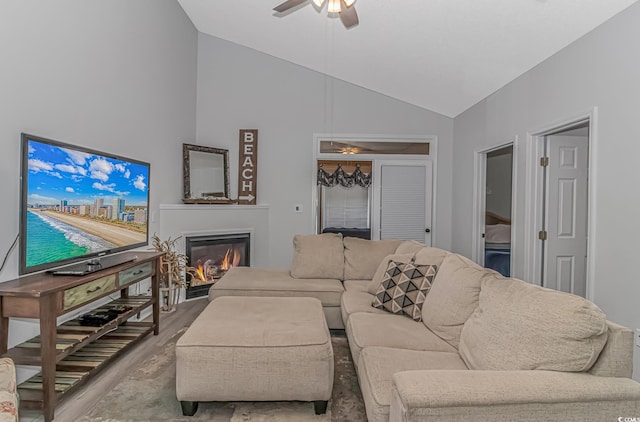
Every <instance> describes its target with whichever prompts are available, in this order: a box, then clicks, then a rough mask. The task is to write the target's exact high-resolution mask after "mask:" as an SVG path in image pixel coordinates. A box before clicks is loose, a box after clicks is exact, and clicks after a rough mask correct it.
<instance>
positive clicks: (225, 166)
mask: <svg viewBox="0 0 640 422" xmlns="http://www.w3.org/2000/svg"><path fill="white" fill-rule="evenodd" d="M182 158H183V173H184V198H183V199H182V202H184V203H186V204H200V203H202V204H207V203H213V204H229V203H232V202H234V201H232V200H231V199H229V150H226V149H222V148H214V147H207V146H202V145H192V144H182Z"/></svg>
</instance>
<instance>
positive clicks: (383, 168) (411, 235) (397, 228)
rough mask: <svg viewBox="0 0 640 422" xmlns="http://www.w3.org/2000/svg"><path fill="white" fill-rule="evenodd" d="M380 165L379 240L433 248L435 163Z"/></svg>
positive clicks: (412, 162) (396, 162)
mask: <svg viewBox="0 0 640 422" xmlns="http://www.w3.org/2000/svg"><path fill="white" fill-rule="evenodd" d="M376 164H377V166H376V167H377V168H378V171H377V174H378V175H379V177H380V179H379V181H380V183H379V184H378V185H379V191H378V192H379V194H378V195H377V200H376V202H377V203H378V209H379V210H380V212H379V223H380V224H379V234H378V235H379V238H380V239H405V240H417V241H419V242H422V243H424V244H426V245H429V246H430V245H431V231H432V227H431V201H432V191H433V186H432V182H433V163H432V162H431V161H426V160H425V161H417V160H416V161H410V160H407V161H382V162H378V163H376ZM374 174H375V173H374ZM374 177H375V176H374Z"/></svg>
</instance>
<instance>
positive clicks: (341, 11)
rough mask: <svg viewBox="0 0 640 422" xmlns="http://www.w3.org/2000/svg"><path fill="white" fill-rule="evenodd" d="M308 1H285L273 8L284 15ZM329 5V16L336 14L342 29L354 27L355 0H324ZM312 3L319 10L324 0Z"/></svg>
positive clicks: (316, 0)
mask: <svg viewBox="0 0 640 422" xmlns="http://www.w3.org/2000/svg"><path fill="white" fill-rule="evenodd" d="M306 1H308V0H287V1H285V2H284V3H281V4H279V5H277V6H276V7H274V8H273V10H275V11H276V12H278V13H284V12H286V11H288V10H290V9H293V8H294V7H296V6H298V5H300V4H302V3H304V2H306ZM326 1H328V3H329V6H328V10H327V11H328V12H329V15H332V14H336V13H337V14H338V15H339V16H340V20H341V21H342V23H343V24H344V27H345V28H347V29H349V28H351V27H353V26H356V25H357V24H358V23H359V21H358V14H357V13H356V8H355V6H354V5H353V3H355V1H356V0H326ZM313 3H315V5H316V6H317V7H319V8H321V7H322V6H323V5H324V3H325V0H313Z"/></svg>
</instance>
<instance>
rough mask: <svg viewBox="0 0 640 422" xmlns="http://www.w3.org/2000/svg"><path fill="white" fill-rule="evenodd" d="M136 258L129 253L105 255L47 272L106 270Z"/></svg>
mask: <svg viewBox="0 0 640 422" xmlns="http://www.w3.org/2000/svg"><path fill="white" fill-rule="evenodd" d="M136 259H138V257H137V256H136V255H135V254H133V255H132V254H131V253H123V254H117V255H107V256H101V257H98V258H93V259H90V260H88V261H85V262H79V263H77V264H72V265H67V266H66V267H60V268H57V269H53V270H49V271H48V273H49V274H51V275H75V276H80V275H87V274H91V273H95V272H96V271H101V270H106V269H107V268H111V267H115V266H116V265H120V264H124V263H126V262H130V261H135V260H136Z"/></svg>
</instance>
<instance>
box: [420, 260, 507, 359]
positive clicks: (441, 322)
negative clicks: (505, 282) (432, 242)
mask: <svg viewBox="0 0 640 422" xmlns="http://www.w3.org/2000/svg"><path fill="white" fill-rule="evenodd" d="M494 274H495V273H494V272H493V271H490V270H487V269H484V268H482V267H480V266H479V265H477V264H476V263H474V262H472V261H470V260H468V259H466V258H464V257H462V256H460V255H458V254H453V253H451V254H447V256H446V257H445V258H444V260H443V261H442V265H441V266H440V268H439V269H438V273H437V274H436V277H435V279H434V280H433V285H432V286H431V290H430V291H429V294H428V295H427V298H426V299H425V301H424V303H423V305H422V322H423V323H424V325H426V326H427V327H428V328H429V329H430V330H431V331H433V332H434V333H436V334H437V335H438V336H440V337H441V338H443V339H444V340H445V341H447V342H448V343H449V344H451V345H452V346H453V347H455V348H458V344H459V343H460V332H461V331H462V325H463V324H464V323H465V322H466V321H467V319H468V318H469V316H471V314H472V313H473V311H475V310H476V307H477V306H478V295H479V294H480V283H481V281H482V279H483V278H485V277H488V276H491V277H493V276H494Z"/></svg>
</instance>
